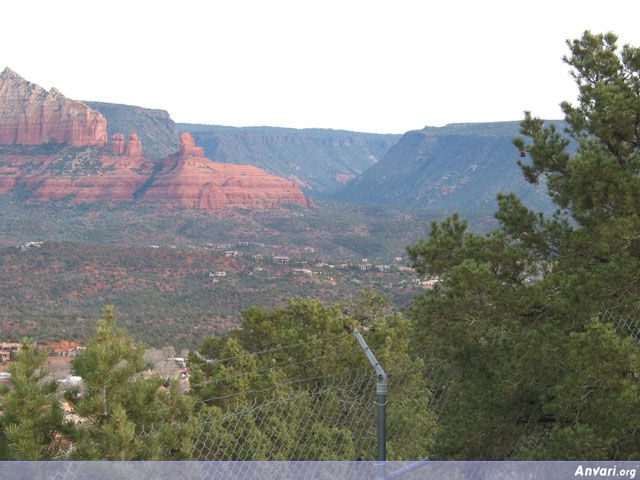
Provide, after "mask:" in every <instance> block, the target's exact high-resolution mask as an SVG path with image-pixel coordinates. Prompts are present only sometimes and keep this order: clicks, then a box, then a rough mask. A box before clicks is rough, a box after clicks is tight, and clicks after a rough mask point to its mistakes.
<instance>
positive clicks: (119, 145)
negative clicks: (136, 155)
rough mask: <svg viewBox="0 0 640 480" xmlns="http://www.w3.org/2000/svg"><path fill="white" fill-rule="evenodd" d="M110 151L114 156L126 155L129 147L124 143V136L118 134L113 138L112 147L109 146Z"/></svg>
mask: <svg viewBox="0 0 640 480" xmlns="http://www.w3.org/2000/svg"><path fill="white" fill-rule="evenodd" d="M109 151H110V152H111V153H112V154H113V155H118V156H119V155H124V152H126V151H127V145H126V144H125V142H124V135H123V134H121V133H116V134H114V135H113V136H112V137H111V145H109Z"/></svg>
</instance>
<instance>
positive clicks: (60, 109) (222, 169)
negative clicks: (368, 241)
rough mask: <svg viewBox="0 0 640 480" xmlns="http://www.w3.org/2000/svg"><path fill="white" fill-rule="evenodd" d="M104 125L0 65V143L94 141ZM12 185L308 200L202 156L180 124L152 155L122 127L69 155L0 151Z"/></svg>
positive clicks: (44, 190) (141, 197)
mask: <svg viewBox="0 0 640 480" xmlns="http://www.w3.org/2000/svg"><path fill="white" fill-rule="evenodd" d="M106 125H107V122H106V120H105V119H104V117H103V116H102V115H101V114H100V113H98V112H97V111H95V110H92V109H91V108H89V107H88V106H86V105H84V104H83V103H81V102H76V101H73V100H69V99H67V98H65V97H64V96H63V95H62V94H60V92H58V91H57V90H55V89H51V91H50V92H47V91H46V90H44V89H42V88H40V87H39V86H37V85H35V84H33V83H30V82H27V81H26V80H24V79H23V78H22V77H20V76H19V75H18V74H16V73H15V72H13V71H11V70H9V69H8V68H7V69H5V70H4V71H3V72H2V73H0V144H4V145H14V144H17V145H40V144H46V143H66V144H68V145H72V146H97V147H102V146H104V145H106V143H107V130H106ZM67 156H68V155H67ZM65 162H66V163H65ZM56 165H59V167H58V168H51V167H55V166H56ZM52 172H56V173H52ZM16 187H23V188H26V190H28V191H30V195H29V197H28V199H27V202H46V201H51V200H58V199H62V198H69V203H71V204H73V203H92V202H98V201H106V202H111V203H119V202H132V201H140V202H143V203H152V204H154V205H161V206H163V207H168V208H171V207H187V208H197V209H202V210H218V211H220V210H228V209H232V208H249V209H262V208H274V207H278V206H281V205H285V204H295V205H301V206H309V207H312V206H314V205H313V203H312V202H311V201H310V200H307V199H306V198H305V197H304V195H303V194H302V192H301V191H300V189H299V187H298V186H297V185H296V184H295V183H293V182H291V181H289V180H285V179H283V178H280V177H276V176H275V175H271V174H268V173H266V172H264V171H263V170H260V169H259V168H256V167H252V166H248V165H230V164H225V163H217V162H212V161H211V160H209V159H208V158H205V156H204V150H203V148H202V147H197V146H196V144H195V141H194V139H193V137H192V136H191V134H189V133H186V132H185V133H183V134H182V135H181V137H180V150H179V151H178V152H177V153H176V154H175V155H171V156H169V157H167V158H165V159H164V160H162V161H161V162H160V163H157V162H154V161H152V160H149V159H147V158H145V157H144V156H143V153H142V142H141V141H140V140H139V139H138V134H137V133H136V132H130V133H129V139H128V140H127V141H125V135H124V134H123V133H116V134H114V135H113V136H112V137H111V143H110V145H109V147H108V149H88V150H87V151H86V152H79V153H78V154H77V156H76V157H75V158H74V159H73V161H71V162H70V163H69V161H68V158H67V160H65V158H63V156H58V155H56V154H53V155H47V154H40V153H30V152H29V150H26V151H25V150H24V149H23V148H21V149H16V150H14V151H13V153H11V151H6V152H5V153H2V154H0V194H4V193H6V192H9V191H10V190H13V189H14V188H16Z"/></svg>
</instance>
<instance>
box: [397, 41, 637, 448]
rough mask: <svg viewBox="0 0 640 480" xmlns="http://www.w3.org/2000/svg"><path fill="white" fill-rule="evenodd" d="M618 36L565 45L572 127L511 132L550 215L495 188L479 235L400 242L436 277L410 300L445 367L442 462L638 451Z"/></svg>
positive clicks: (633, 164) (632, 67)
mask: <svg viewBox="0 0 640 480" xmlns="http://www.w3.org/2000/svg"><path fill="white" fill-rule="evenodd" d="M615 42H616V38H615V36H614V35H613V34H607V35H593V34H591V33H589V32H585V34H584V35H583V37H582V38H581V39H578V40H575V41H572V42H569V47H570V48H571V52H572V54H571V56H570V57H568V58H566V59H565V61H566V62H567V63H568V64H569V65H571V66H572V67H573V68H574V77H575V78H576V81H577V83H578V87H579V90H580V96H579V104H578V106H575V107H574V106H572V105H570V104H568V103H563V105H562V108H563V110H564V112H565V119H566V122H567V128H566V131H565V133H566V134H567V135H568V137H566V136H565V135H563V134H562V133H561V132H560V131H559V130H558V129H557V128H556V126H554V125H546V124H545V122H543V121H542V120H540V119H537V118H534V117H532V116H531V115H530V114H529V113H527V114H526V115H525V119H524V121H523V122H522V124H521V127H522V134H523V135H525V136H527V137H529V139H530V143H527V142H526V140H524V139H523V138H518V139H516V140H515V141H514V143H515V145H516V147H518V149H519V150H520V152H521V154H522V155H525V156H527V157H528V158H529V159H530V162H524V161H522V162H521V167H522V170H523V173H524V176H525V178H526V179H527V180H528V181H529V182H531V183H536V182H542V181H544V182H545V183H546V185H547V188H548V191H549V194H550V196H551V198H552V200H553V201H554V203H555V204H556V205H557V207H558V210H557V212H556V213H555V214H554V215H553V216H552V217H550V218H548V217H547V216H545V215H543V214H541V213H534V212H533V211H531V210H529V209H528V208H527V207H525V206H524V204H523V203H522V202H521V201H520V200H519V199H518V198H517V197H516V196H515V195H513V194H510V195H499V196H498V201H499V210H498V212H497V213H496V218H497V219H498V221H499V223H500V228H499V229H498V230H496V231H494V232H491V233H490V234H488V235H486V236H478V235H474V234H472V233H469V232H467V231H466V224H465V223H464V222H461V221H460V220H459V219H458V217H457V216H454V217H453V218H450V219H447V220H446V221H444V222H442V223H441V224H440V225H433V227H432V231H431V234H430V237H429V239H428V240H426V241H420V242H418V244H416V245H415V246H414V247H411V248H409V249H408V251H409V255H410V258H411V261H412V262H413V263H414V265H415V266H416V268H417V270H418V272H419V273H421V274H430V275H438V276H439V277H440V279H441V284H440V285H439V286H438V287H437V288H435V289H434V290H432V291H431V292H429V293H428V294H426V295H424V296H422V297H421V298H418V299H416V301H415V303H414V307H413V310H412V317H413V319H414V321H415V322H416V323H417V324H418V325H419V327H421V328H425V329H426V332H427V333H426V336H425V337H424V338H423V339H422V342H421V343H422V344H423V345H427V346H428V348H430V349H432V351H433V352H434V355H436V357H437V358H440V359H442V361H444V362H446V363H447V365H449V367H450V368H451V370H452V372H453V374H454V379H453V383H452V385H451V391H450V395H451V396H450V397H449V399H450V401H449V402H448V403H447V405H446V406H445V412H444V413H443V414H442V417H441V421H440V422H439V432H438V438H437V441H436V445H438V448H437V450H438V451H437V456H438V458H442V459H464V460H472V459H473V460H475V459H478V460H479V459H483V460H500V459H508V458H515V459H536V460H570V459H584V458H589V459H602V460H618V459H620V460H631V459H636V458H638V456H639V455H640V450H639V448H638V447H639V446H640V445H639V443H638V442H640V437H638V435H637V422H638V418H636V417H637V415H636V414H635V412H636V411H637V410H638V407H639V406H640V405H639V403H640V396H639V395H638V389H637V380H636V377H637V375H638V362H639V361H640V350H639V349H638V344H637V340H638V334H639V333H640V317H638V313H639V309H638V307H637V306H638V304H639V302H640V282H639V277H638V272H639V271H640V264H639V263H638V262H639V259H640V222H639V216H638V207H637V206H638V205H639V204H640V177H639V175H638V174H639V173H640V151H639V148H638V145H640V130H639V129H638V128H637V124H636V123H635V120H634V119H636V118H638V117H639V116H640V100H639V97H640V88H639V85H640V84H639V81H638V74H639V73H640V60H639V59H640V50H639V49H636V48H633V47H628V46H625V47H624V48H622V49H621V50H618V49H617V47H616V45H615ZM572 144H573V145H576V149H575V151H574V152H572V151H571V148H572V147H571V145H572Z"/></svg>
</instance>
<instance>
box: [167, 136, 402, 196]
mask: <svg viewBox="0 0 640 480" xmlns="http://www.w3.org/2000/svg"><path fill="white" fill-rule="evenodd" d="M178 130H179V131H180V132H183V131H189V132H191V134H192V135H193V137H194V138H195V140H196V142H197V143H198V145H202V146H203V147H204V151H205V155H207V156H208V157H209V158H211V159H213V160H215V161H219V162H225V163H235V164H240V165H254V166H256V167H258V168H261V169H263V170H265V171H266V172H269V173H272V174H274V175H278V176H280V177H284V178H287V179H289V180H291V181H293V182H295V183H296V184H298V186H300V188H302V190H303V191H305V192H306V193H313V194H315V195H321V196H322V195H328V194H330V193H332V192H335V191H336V190H338V189H339V188H341V187H342V186H343V185H344V184H345V183H346V182H348V181H349V180H351V179H352V178H355V177H356V176H358V175H360V174H361V173H362V172H364V171H365V170H366V169H367V168H369V167H370V166H371V165H374V164H375V163H376V162H377V161H379V160H380V159H381V158H382V156H383V155H384V154H385V153H386V152H387V151H388V150H389V148H391V147H392V146H393V145H394V144H395V143H396V142H397V141H398V139H399V138H400V137H401V135H397V134H375V133H361V132H350V131H346V130H331V129H321V128H306V129H295V128H281V127H227V126H220V125H200V124H187V123H179V124H178Z"/></svg>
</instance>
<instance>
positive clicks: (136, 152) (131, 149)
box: [127, 132, 142, 158]
mask: <svg viewBox="0 0 640 480" xmlns="http://www.w3.org/2000/svg"><path fill="white" fill-rule="evenodd" d="M141 156H142V142H141V141H140V140H138V134H137V133H136V132H131V134H130V135H129V143H127V157H131V158H135V157H141Z"/></svg>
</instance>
